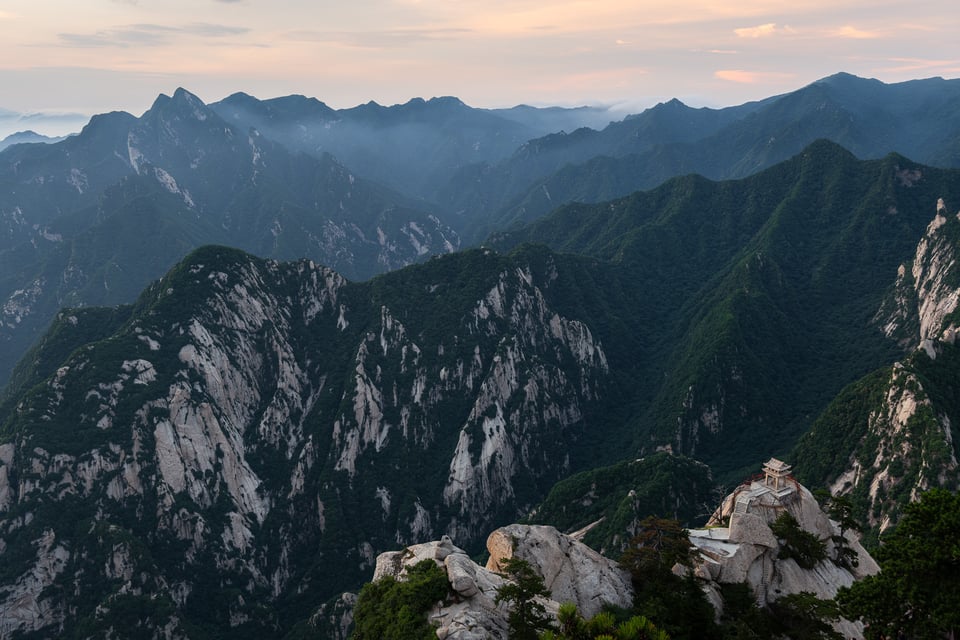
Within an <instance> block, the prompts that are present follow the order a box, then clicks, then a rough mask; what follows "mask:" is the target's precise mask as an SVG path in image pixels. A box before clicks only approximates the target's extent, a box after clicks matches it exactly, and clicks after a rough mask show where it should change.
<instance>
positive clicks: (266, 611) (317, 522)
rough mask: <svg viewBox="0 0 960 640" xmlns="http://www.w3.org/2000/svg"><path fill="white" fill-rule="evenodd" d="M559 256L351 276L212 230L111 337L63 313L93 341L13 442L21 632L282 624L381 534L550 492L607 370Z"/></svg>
mask: <svg viewBox="0 0 960 640" xmlns="http://www.w3.org/2000/svg"><path fill="white" fill-rule="evenodd" d="M447 260H450V261H451V262H447ZM549 272H550V271H549V269H547V273H543V272H541V271H538V270H537V269H536V268H534V267H530V266H529V265H528V264H521V263H515V262H513V261H512V260H511V259H509V258H505V257H502V256H497V255H496V254H493V253H491V252H483V251H474V252H469V253H465V254H459V255H455V256H450V257H448V258H443V259H438V260H436V261H433V262H431V263H430V264H428V265H423V266H422V267H417V268H414V269H413V270H412V271H407V272H400V273H397V274H392V275H388V276H385V277H384V278H383V279H378V280H375V281H372V282H370V283H350V282H348V281H346V280H345V279H344V278H342V277H341V276H340V275H339V274H337V273H336V272H334V271H332V270H330V269H328V268H325V267H320V266H318V265H316V264H314V263H312V262H310V261H306V260H303V261H298V262H293V263H276V262H272V261H264V260H259V259H256V258H253V257H252V256H249V255H247V254H244V253H242V252H240V251H237V250H234V249H227V248H223V247H207V248H204V249H201V250H198V251H196V252H194V253H193V254H191V256H190V257H188V258H187V259H186V260H185V261H184V262H182V263H181V264H180V265H178V267H177V268H176V269H174V270H173V271H171V272H170V273H169V274H168V275H167V276H166V277H165V278H163V279H162V280H161V281H159V282H157V283H155V284H154V285H153V286H152V287H151V288H150V289H148V290H147V291H146V292H145V293H144V294H143V296H142V297H141V299H140V301H139V302H138V303H137V305H136V306H135V307H134V308H133V309H128V310H127V313H128V316H127V319H126V321H125V323H124V324H123V326H122V328H121V329H120V330H119V331H117V332H115V333H113V334H112V335H110V336H104V337H105V338H106V339H102V340H93V341H89V336H90V334H89V333H86V334H85V333H84V332H86V331H90V332H93V333H96V331H94V328H93V327H90V326H89V324H90V321H91V317H90V316H89V315H88V314H86V313H84V312H82V310H80V311H76V312H67V313H65V314H63V315H62V317H61V319H60V325H59V327H58V328H57V331H58V332H59V333H58V334H57V335H58V336H60V338H63V339H64V340H66V341H67V342H68V343H69V342H70V340H71V339H72V340H76V343H74V344H71V345H70V348H68V349H66V350H65V351H66V353H70V354H72V355H70V356H69V357H67V358H66V359H63V360H60V361H59V362H58V364H56V365H53V366H54V368H53V370H51V371H49V372H47V371H38V372H37V377H36V379H35V380H31V381H30V382H29V384H28V385H27V386H26V389H27V390H28V391H27V392H25V393H24V394H23V395H22V396H21V397H20V399H19V401H18V402H17V403H16V405H14V406H11V407H9V409H10V414H9V415H8V416H7V418H8V419H7V420H5V421H4V425H3V433H2V436H3V438H2V440H0V442H2V445H0V613H2V616H0V620H2V622H0V637H3V638H6V637H10V636H11V635H14V634H16V633H31V632H33V633H37V634H41V635H43V634H51V635H52V634H56V633H59V632H61V631H63V632H65V633H67V634H70V633H73V632H74V631H75V630H76V629H78V628H79V627H80V626H81V625H83V628H84V629H94V630H99V631H101V632H103V633H107V632H108V631H109V630H110V629H111V628H115V627H116V625H117V618H116V617H115V616H116V615H117V614H118V613H119V612H121V611H129V610H133V611H136V614H135V617H136V619H137V620H139V621H140V622H141V623H143V624H149V625H150V626H151V628H158V629H162V628H168V627H169V629H170V633H169V634H166V635H167V636H169V637H197V636H198V635H200V634H196V633H194V632H192V631H191V630H190V629H191V628H196V627H201V628H207V629H213V630H218V631H217V633H222V632H223V630H224V629H231V630H233V632H234V634H235V635H236V637H254V636H256V635H257V634H262V633H270V634H280V635H282V634H284V633H286V632H287V631H288V630H289V628H290V626H292V624H294V623H295V622H297V621H296V620H290V618H289V617H288V616H286V615H285V613H283V612H286V611H291V610H293V611H303V612H304V613H303V615H304V617H306V616H307V615H308V612H309V611H311V610H313V609H315V608H316V607H317V606H319V605H320V604H321V603H323V602H325V601H327V600H328V599H329V598H330V597H331V596H334V595H335V594H337V593H340V592H342V591H343V590H344V589H348V588H350V587H352V586H353V585H355V584H358V583H360V582H361V581H362V579H363V578H365V577H366V576H368V575H369V571H370V570H371V569H372V567H373V564H374V561H375V559H376V555H377V553H378V552H379V551H381V550H384V549H390V548H394V547H395V546H396V545H397V544H411V543H414V542H418V541H421V540H429V539H431V538H434V537H439V536H441V535H443V534H445V533H446V534H449V535H451V536H454V537H455V538H456V539H457V540H458V541H461V544H463V545H464V546H468V545H471V544H475V543H476V542H477V541H480V540H482V537H481V536H483V535H485V534H486V532H487V531H489V530H490V528H492V527H493V526H495V525H496V524H499V522H503V521H509V520H510V519H513V518H515V517H517V516H518V515H519V514H520V513H522V512H525V511H527V510H529V508H530V507H532V504H531V503H533V502H534V501H535V500H538V499H541V498H542V495H538V494H537V493H535V492H533V491H532V490H531V488H532V487H536V486H538V485H546V486H550V485H552V484H553V483H554V482H556V480H557V479H558V478H559V476H561V475H562V474H564V473H566V472H568V465H569V460H568V459H567V457H566V456H565V453H566V452H567V451H568V449H569V448H570V447H571V446H572V445H573V444H574V443H575V442H576V441H577V439H578V438H579V437H580V435H581V434H582V431H583V427H584V424H583V422H584V421H583V414H584V411H585V408H586V407H587V406H588V405H589V404H590V403H591V402H592V401H593V400H594V399H595V397H596V395H597V393H598V389H599V387H600V381H601V380H603V379H604V377H605V376H606V375H607V372H608V368H607V364H606V356H605V353H604V350H603V347H602V346H601V344H600V343H599V342H598V341H596V340H595V339H594V337H593V335H592V333H591V331H590V329H589V328H588V327H587V326H586V325H585V324H583V323H582V322H580V321H577V320H574V319H572V318H568V317H566V316H565V315H562V314H561V313H559V312H558V311H555V310H554V309H553V308H552V306H551V304H550V302H549V296H550V293H551V292H550V291H549V289H548V287H549V284H550V277H549V275H548V273H549ZM393 278H400V279H401V282H400V283H397V282H396V281H391V279H393ZM71 332H76V335H75V334H74V333H71ZM69 336H74V337H73V338H71V339H68V337H69ZM83 338H86V339H83ZM38 358H39V361H40V362H45V361H46V360H45V358H44V356H43V355H40V356H38ZM41 369H42V367H41ZM398 469H403V470H404V472H402V473H398V472H397V470H398ZM503 514H510V515H509V516H504V515H503ZM496 519H499V522H495V520H496ZM76 593H81V594H82V598H79V599H78V596H76V595H75V594H76Z"/></svg>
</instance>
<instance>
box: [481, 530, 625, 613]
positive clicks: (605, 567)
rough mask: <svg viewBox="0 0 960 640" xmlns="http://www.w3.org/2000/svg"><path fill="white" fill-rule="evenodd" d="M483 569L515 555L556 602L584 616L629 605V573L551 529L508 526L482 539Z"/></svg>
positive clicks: (494, 567) (497, 566)
mask: <svg viewBox="0 0 960 640" xmlns="http://www.w3.org/2000/svg"><path fill="white" fill-rule="evenodd" d="M487 550H488V551H489V552H490V559H489V560H488V561H487V569H489V570H491V571H501V562H502V561H503V560H504V559H507V558H520V559H522V560H526V561H527V562H529V563H530V564H531V566H533V568H534V570H535V571H536V572H537V573H539V574H540V575H541V576H543V581H544V584H545V585H546V587H547V589H549V590H550V593H551V594H552V597H553V599H554V600H556V601H557V602H572V603H574V604H575V605H577V609H578V610H579V611H580V613H581V614H583V615H584V616H586V617H590V616H593V615H594V614H596V613H599V612H600V610H601V609H602V608H603V606H604V605H605V604H612V605H615V606H617V607H629V606H630V605H631V604H632V603H633V584H632V583H631V581H630V574H629V573H628V572H627V571H625V570H623V569H622V568H620V566H619V565H618V564H617V563H616V562H614V561H612V560H610V559H608V558H605V557H603V556H602V555H600V554H599V553H597V552H596V551H594V550H593V549H591V548H590V547H588V546H587V545H585V544H583V543H582V542H578V541H577V540H574V539H573V538H571V537H570V536H568V535H565V534H563V533H560V532H559V531H557V530H556V529H554V528H553V527H548V526H540V525H523V524H511V525H508V526H506V527H502V528H500V529H497V530H496V531H494V532H493V533H491V534H490V536H489V537H488V538H487Z"/></svg>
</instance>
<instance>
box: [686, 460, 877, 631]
mask: <svg viewBox="0 0 960 640" xmlns="http://www.w3.org/2000/svg"><path fill="white" fill-rule="evenodd" d="M764 471H765V473H764V474H763V475H762V476H760V477H755V478H752V479H750V480H748V481H746V482H744V483H743V484H741V485H740V486H738V487H737V488H736V489H735V490H734V491H733V492H732V493H730V494H729V495H728V496H727V497H726V498H725V499H724V500H723V503H722V504H721V506H720V508H719V509H717V511H716V512H715V513H714V514H713V516H712V517H711V519H710V521H709V522H708V524H707V527H706V528H704V529H694V530H691V531H690V532H689V533H690V541H691V542H692V543H693V544H694V545H695V546H696V548H697V549H698V550H699V551H700V558H699V560H698V562H697V565H696V567H695V573H696V575H697V577H698V578H701V579H702V580H703V581H704V582H703V585H704V590H705V591H706V593H707V596H708V598H709V599H710V601H711V602H712V604H713V605H714V607H715V608H716V609H717V611H718V612H719V611H722V609H723V599H722V597H721V596H720V590H719V585H721V584H735V583H746V584H747V585H748V586H749V587H750V589H751V591H752V592H753V593H754V595H755V596H756V598H757V604H758V605H759V606H766V605H767V604H768V603H771V602H774V601H776V600H777V599H778V598H781V597H783V596H786V595H790V594H798V593H803V592H807V593H813V594H815V595H816V596H817V597H818V598H821V599H830V598H833V597H834V596H836V594H837V591H838V589H839V588H840V587H847V586H850V585H851V584H853V582H854V580H857V579H860V578H863V577H865V576H868V575H872V574H874V573H876V572H877V571H879V567H878V565H877V563H876V562H875V561H874V560H873V558H872V557H871V556H870V554H869V553H868V552H867V551H866V550H865V549H864V548H863V546H862V545H861V544H860V541H859V539H858V538H857V536H856V534H855V532H853V531H849V530H848V531H841V529H840V527H839V525H838V524H837V523H836V522H834V521H832V520H831V519H830V518H829V517H828V516H827V514H826V513H824V511H823V509H821V507H820V504H819V503H818V502H817V500H816V498H815V497H814V496H813V494H812V493H810V490H809V489H807V488H806V487H804V486H803V485H802V484H800V483H799V482H797V481H796V479H795V478H793V476H792V475H789V472H790V466H789V465H786V464H785V463H783V462H781V461H779V460H776V459H775V458H774V459H771V460H770V461H769V462H768V463H767V464H766V465H765V467H764ZM782 514H789V515H791V516H793V518H795V519H796V522H797V524H798V525H799V527H800V529H801V530H802V531H804V532H808V533H811V534H813V535H814V536H816V538H817V539H819V540H821V541H825V542H826V544H827V548H826V551H827V558H825V559H822V560H819V561H818V562H816V563H815V564H814V565H813V566H812V567H811V568H805V567H803V566H801V564H799V563H798V562H797V560H795V559H794V558H792V557H781V556H782V555H785V554H782V553H781V550H782V549H783V547H784V542H783V541H782V540H780V539H778V537H777V535H776V534H775V533H774V531H773V530H772V529H771V526H770V525H771V524H773V523H774V522H776V521H777V519H778V518H779V517H780V516H781V515H782ZM841 535H842V536H843V538H844V539H845V541H846V542H845V545H846V546H847V548H849V549H850V550H852V552H853V554H854V558H855V559H854V560H852V561H851V562H848V563H839V562H835V561H834V560H833V559H832V558H834V557H835V553H836V549H835V547H836V545H837V540H838V536H841ZM835 626H836V628H837V630H838V631H839V632H840V633H842V634H843V636H844V637H845V638H862V637H863V627H862V625H861V624H860V623H858V622H851V621H849V620H840V621H839V622H837V623H836V624H835Z"/></svg>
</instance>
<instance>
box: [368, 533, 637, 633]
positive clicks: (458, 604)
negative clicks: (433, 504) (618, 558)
mask: <svg viewBox="0 0 960 640" xmlns="http://www.w3.org/2000/svg"><path fill="white" fill-rule="evenodd" d="M487 550H488V551H489V552H490V558H491V560H490V562H488V564H487V566H486V567H481V566H480V565H478V564H477V563H475V562H474V561H473V560H471V559H470V557H469V556H468V555H467V554H466V553H465V552H464V551H463V550H462V549H460V548H458V547H456V546H455V545H454V544H453V542H452V541H451V540H450V538H449V537H447V536H444V537H443V539H441V540H438V541H434V542H426V543H423V544H417V545H413V546H410V547H407V548H406V549H403V550H401V551H391V552H388V553H382V554H380V556H379V557H378V558H377V566H376V570H375V571H374V577H373V579H374V580H378V579H380V578H383V577H385V576H391V577H393V578H395V579H397V580H403V579H404V577H405V575H406V570H407V568H408V567H412V566H413V565H415V564H417V563H418V562H421V561H422V560H433V561H434V562H436V563H437V565H438V566H439V567H441V568H443V569H444V571H446V573H447V579H448V580H449V581H450V587H451V589H452V590H453V591H454V592H455V593H456V596H455V597H453V598H450V601H449V602H440V603H437V605H436V606H435V607H434V608H433V610H431V611H430V614H429V616H430V621H431V622H432V623H433V624H434V625H436V627H437V637H438V638H440V640H488V639H491V638H492V639H494V640H507V637H508V633H509V625H508V623H507V617H508V615H509V610H508V608H507V604H506V603H500V604H497V602H496V598H497V590H498V589H499V588H500V587H501V586H503V584H504V583H505V582H506V578H504V577H503V576H502V575H500V571H501V568H502V567H501V566H500V562H501V561H502V560H503V559H505V558H513V557H516V558H521V559H523V560H526V561H527V562H529V563H530V565H531V566H532V567H533V569H534V571H536V572H537V573H538V574H540V576H541V577H542V578H543V579H544V584H545V585H546V586H547V588H548V589H549V590H550V592H551V594H552V595H551V599H550V600H541V603H542V604H543V605H544V607H545V608H546V610H547V613H548V614H549V615H552V616H556V614H557V610H558V609H559V607H560V603H562V602H573V603H574V604H576V605H577V607H578V608H579V609H580V612H581V613H582V614H583V615H585V616H592V615H594V614H595V613H597V612H598V611H600V609H601V608H602V607H603V605H604V604H613V605H616V606H622V607H626V606H629V605H630V603H631V602H632V599H633V586H632V585H631V583H630V577H629V575H628V574H627V573H626V572H624V571H623V570H622V569H620V568H619V567H618V566H617V565H616V563H614V562H611V561H610V560H607V559H606V558H604V557H603V556H601V555H600V554H598V553H597V552H596V551H594V550H592V549H590V548H589V547H587V546H586V545H584V544H583V543H581V542H579V541H577V540H574V539H573V538H571V537H570V536H567V535H564V534H562V533H560V532H559V531H557V530H556V529H554V528H553V527H542V526H526V525H510V526H508V527H503V528H501V529H497V530H496V531H494V532H493V533H492V534H490V537H489V538H488V539H487Z"/></svg>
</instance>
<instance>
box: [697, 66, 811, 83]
mask: <svg viewBox="0 0 960 640" xmlns="http://www.w3.org/2000/svg"><path fill="white" fill-rule="evenodd" d="M713 77H715V78H719V79H720V80H727V81H728V82H736V83H739V84H757V83H760V82H776V81H782V80H791V79H792V78H794V74H792V73H779V72H776V71H744V70H743V69H721V70H719V71H714V72H713Z"/></svg>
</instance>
